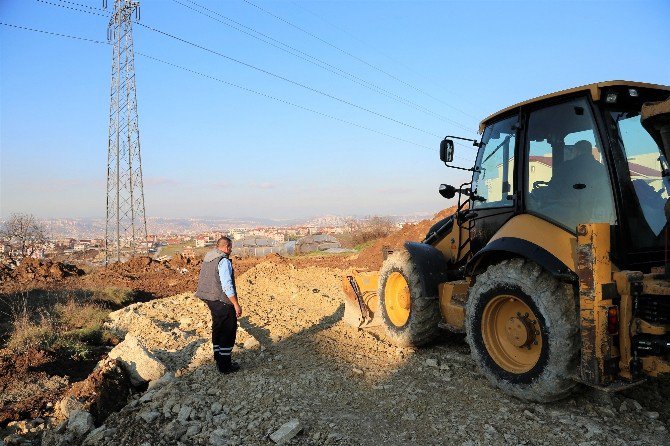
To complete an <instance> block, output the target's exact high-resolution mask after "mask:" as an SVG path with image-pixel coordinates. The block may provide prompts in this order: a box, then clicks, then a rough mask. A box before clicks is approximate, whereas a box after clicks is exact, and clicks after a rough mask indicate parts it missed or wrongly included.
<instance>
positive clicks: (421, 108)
mask: <svg viewBox="0 0 670 446" xmlns="http://www.w3.org/2000/svg"><path fill="white" fill-rule="evenodd" d="M172 1H173V2H175V3H177V4H179V5H181V6H183V7H185V8H188V9H190V10H191V11H194V12H196V13H198V14H201V15H203V16H205V17H208V18H210V19H212V20H214V21H217V22H219V23H221V24H223V25H225V26H228V27H230V28H232V29H234V30H236V31H238V32H240V33H243V34H246V35H248V36H250V37H252V38H254V39H256V40H259V41H261V42H264V43H266V44H267V45H270V46H272V47H274V48H277V49H279V50H281V51H284V52H286V53H288V54H291V55H293V56H295V57H297V58H299V59H301V60H304V61H306V62H308V63H311V64H313V65H315V66H318V67H319V68H321V69H324V70H326V71H328V72H330V73H333V74H335V75H337V76H340V77H342V78H344V79H347V80H349V81H351V82H353V83H355V84H357V85H360V86H362V87H365V88H367V89H369V90H372V91H374V92H376V93H379V94H381V95H383V96H386V97H388V98H390V99H392V100H394V101H396V102H400V103H401V104H404V105H406V106H408V107H411V108H413V109H415V110H418V111H421V112H423V113H426V114H428V115H433V116H435V117H438V118H440V119H442V120H444V121H446V122H449V123H450V124H452V125H454V126H456V127H459V128H461V129H462V130H465V131H468V132H469V131H472V129H470V128H468V127H467V126H465V125H463V124H462V123H460V122H458V121H455V120H453V119H451V118H448V117H446V116H444V115H441V114H439V113H437V112H434V111H432V110H430V109H428V108H427V107H424V106H422V105H419V104H417V103H416V102H413V101H411V100H409V99H407V98H404V97H402V96H399V95H397V94H395V93H393V92H391V91H389V90H386V89H384V88H382V87H380V86H378V85H376V84H374V83H372V82H369V81H366V80H365V79H363V78H361V77H359V76H356V75H354V74H352V73H350V72H347V71H345V70H342V69H341V68H338V67H336V66H334V65H332V64H330V63H328V62H326V61H324V60H322V59H319V58H317V57H314V56H312V55H310V54H308V53H306V52H304V51H301V50H299V49H297V48H295V47H293V46H291V45H288V44H286V43H284V42H281V41H280V40H277V39H275V38H273V37H271V36H268V35H267V34H264V33H262V32H260V31H258V30H256V29H254V28H251V27H248V26H246V25H244V24H242V23H240V22H238V21H236V20H233V19H231V18H230V17H227V16H225V15H223V14H221V13H219V12H217V11H214V10H212V9H209V8H207V7H205V6H203V5H201V4H198V3H196V2H195V1H193V0H187V1H188V2H189V3H192V4H193V5H196V6H197V7H198V8H201V9H203V10H205V11H208V12H210V13H212V14H215V15H217V16H219V17H221V18H223V19H224V20H226V21H227V22H230V23H227V22H225V21H222V20H220V19H217V18H216V17H212V16H211V15H209V14H207V13H205V12H202V11H200V10H198V9H196V8H194V7H192V6H189V5H186V4H184V3H182V2H181V1H179V0H172ZM231 23H233V24H234V25H233V24H231ZM236 25H237V26H236ZM240 27H241V28H244V29H240ZM245 30H248V31H250V32H248V31H245ZM252 33H254V34H252ZM259 36H261V37H259ZM266 39H268V40H270V41H268V40H266ZM273 42H276V43H277V44H279V45H281V46H279V45H276V44H275V43H273ZM296 53H297V54H296ZM303 56H304V57H303Z"/></svg>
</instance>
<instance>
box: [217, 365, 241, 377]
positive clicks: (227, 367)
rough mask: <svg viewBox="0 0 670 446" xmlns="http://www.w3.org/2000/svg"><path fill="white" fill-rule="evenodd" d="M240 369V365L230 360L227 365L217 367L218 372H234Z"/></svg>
mask: <svg viewBox="0 0 670 446" xmlns="http://www.w3.org/2000/svg"><path fill="white" fill-rule="evenodd" d="M239 369H240V365H239V364H238V363H236V362H230V363H229V364H228V365H224V366H222V367H219V372H221V373H223V374H226V375H227V374H229V373H235V372H237V371H238V370H239Z"/></svg>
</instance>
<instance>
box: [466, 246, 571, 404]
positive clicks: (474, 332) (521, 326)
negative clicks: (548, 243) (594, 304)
mask: <svg viewBox="0 0 670 446" xmlns="http://www.w3.org/2000/svg"><path fill="white" fill-rule="evenodd" d="M465 329H466V334H467V341H468V344H470V350H471V354H472V357H473V359H474V360H475V362H476V363H477V365H478V366H479V369H480V370H481V371H482V373H483V374H484V375H485V376H486V377H487V378H488V380H489V381H490V382H491V383H492V384H493V385H495V386H497V387H499V388H500V389H502V390H503V391H505V392H506V393H508V394H510V395H513V396H515V397H517V398H521V399H524V400H529V401H537V402H548V401H554V400H557V399H560V398H563V397H564V396H566V395H567V394H569V393H570V391H571V390H572V389H573V388H574V387H575V386H576V383H575V381H573V380H572V379H571V376H572V375H573V374H574V373H575V371H576V369H577V361H578V355H579V347H580V343H579V319H578V310H577V301H576V293H575V290H574V289H573V287H572V286H571V285H569V284H566V283H562V282H559V281H558V280H557V279H555V278H554V277H553V276H552V275H551V274H549V273H548V272H547V271H545V270H544V269H542V268H541V267H540V266H538V265H537V264H535V263H533V262H530V261H527V260H523V259H512V260H505V261H502V262H500V263H498V264H495V265H492V266H490V267H489V268H488V269H487V270H486V271H485V272H484V273H482V274H480V275H479V276H477V277H476V283H475V285H474V286H473V287H472V289H471V290H470V295H469V298H468V303H467V305H466V319H465Z"/></svg>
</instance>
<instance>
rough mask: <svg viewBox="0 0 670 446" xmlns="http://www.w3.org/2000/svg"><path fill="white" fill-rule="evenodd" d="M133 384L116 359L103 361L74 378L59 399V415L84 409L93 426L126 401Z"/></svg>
mask: <svg viewBox="0 0 670 446" xmlns="http://www.w3.org/2000/svg"><path fill="white" fill-rule="evenodd" d="M131 391H132V387H131V384H130V379H129V377H128V374H127V372H126V371H125V370H124V369H123V368H122V367H121V365H120V364H119V362H118V361H117V360H115V359H107V360H105V361H102V362H101V363H100V364H99V365H98V367H96V369H95V370H94V371H93V373H91V374H90V375H89V376H88V377H87V378H86V379H85V380H83V381H79V382H76V383H74V384H73V385H72V387H70V388H69V389H68V390H67V392H65V394H64V396H63V398H62V399H61V401H60V402H59V405H58V406H59V407H58V410H59V412H60V414H59V415H61V416H65V417H67V415H68V414H69V412H71V411H72V410H86V411H88V412H90V414H91V415H92V417H93V422H94V423H95V425H96V426H99V425H101V424H102V423H103V422H104V421H105V420H106V419H107V417H108V416H109V415H111V414H112V413H114V412H117V411H119V410H120V409H121V408H122V407H123V406H125V405H126V403H127V401H128V398H129V397H130V395H131Z"/></svg>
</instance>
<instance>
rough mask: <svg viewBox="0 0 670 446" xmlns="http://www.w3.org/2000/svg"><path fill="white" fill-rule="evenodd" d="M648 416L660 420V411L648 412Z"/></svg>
mask: <svg viewBox="0 0 670 446" xmlns="http://www.w3.org/2000/svg"><path fill="white" fill-rule="evenodd" d="M647 416H648V417H649V418H651V419H652V420H658V417H659V414H658V412H647Z"/></svg>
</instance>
